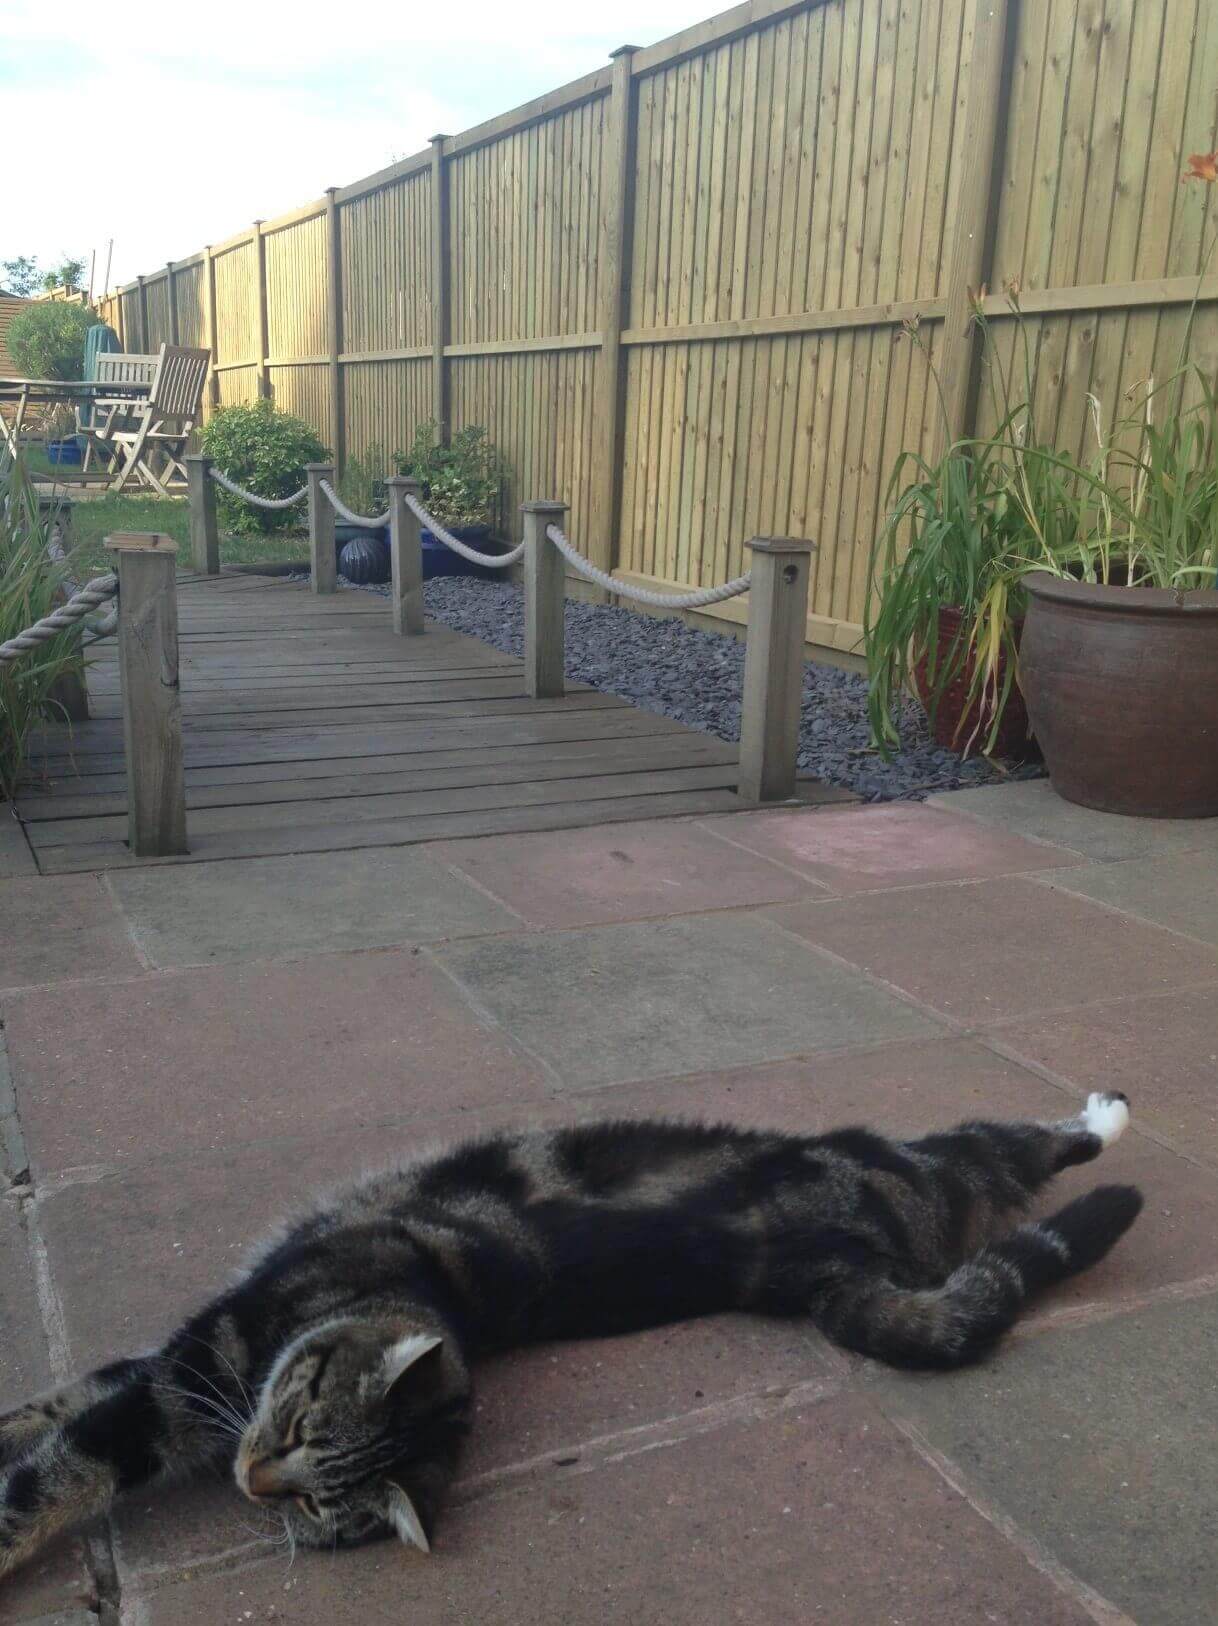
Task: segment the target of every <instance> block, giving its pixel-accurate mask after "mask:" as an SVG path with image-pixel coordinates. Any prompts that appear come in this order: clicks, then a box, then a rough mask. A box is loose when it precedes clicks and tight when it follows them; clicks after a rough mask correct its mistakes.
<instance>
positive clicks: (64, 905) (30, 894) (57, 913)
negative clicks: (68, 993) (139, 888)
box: [0, 875, 140, 989]
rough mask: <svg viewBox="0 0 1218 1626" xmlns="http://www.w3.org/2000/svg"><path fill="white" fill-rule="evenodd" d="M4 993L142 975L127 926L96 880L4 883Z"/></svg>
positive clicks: (0, 913) (0, 937)
mask: <svg viewBox="0 0 1218 1626" xmlns="http://www.w3.org/2000/svg"><path fill="white" fill-rule="evenodd" d="M0 920H2V921H3V922H4V930H3V932H0V989H5V988H24V987H29V986H30V985H32V984H37V983H44V982H62V981H65V980H75V979H77V978H82V977H97V976H118V977H121V976H124V975H127V974H129V973H131V972H138V971H139V969H140V961H139V958H138V957H137V955H136V953H135V950H134V949H133V948H132V946H131V939H130V936H129V934H128V932H127V927H126V923H125V921H124V919H123V916H122V914H121V913H120V911H119V909H118V907H117V905H116V904H115V903H114V901H113V899H112V898H111V897H110V895H109V893H108V892H106V890H105V889H104V887H103V886H102V883H101V880H100V878H99V877H98V876H96V875H56V876H44V877H41V878H38V879H33V878H31V879H28V880H17V881H0Z"/></svg>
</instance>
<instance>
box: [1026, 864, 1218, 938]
mask: <svg viewBox="0 0 1218 1626" xmlns="http://www.w3.org/2000/svg"><path fill="white" fill-rule="evenodd" d="M1046 882H1047V883H1048V884H1052V885H1053V886H1054V887H1060V888H1062V889H1063V890H1064V891H1067V892H1074V893H1077V894H1078V895H1079V896H1081V897H1085V898H1094V899H1095V900H1096V902H1097V903H1106V904H1108V905H1109V907H1110V908H1113V909H1124V910H1128V912H1129V913H1130V914H1133V915H1137V916H1139V917H1140V918H1141V919H1142V920H1151V921H1153V922H1154V923H1155V925H1156V926H1165V927H1166V928H1167V929H1168V931H1173V932H1183V933H1185V934H1186V935H1187V936H1189V937H1197V938H1200V939H1201V941H1202V942H1203V943H1213V944H1215V945H1218V849H1216V850H1215V851H1214V852H1212V853H1187V854H1186V853H1180V854H1176V855H1175V856H1173V857H1169V858H1149V859H1138V860H1136V861H1135V862H1132V863H1124V864H1084V865H1083V866H1082V867H1081V868H1078V869H1070V870H1065V871H1063V872H1062V873H1061V874H1060V875H1054V876H1052V877H1046Z"/></svg>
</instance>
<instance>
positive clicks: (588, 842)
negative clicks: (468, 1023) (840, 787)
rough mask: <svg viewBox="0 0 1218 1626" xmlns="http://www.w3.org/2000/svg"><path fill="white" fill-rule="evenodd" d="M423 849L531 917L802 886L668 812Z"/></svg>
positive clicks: (734, 903)
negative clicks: (659, 817)
mask: <svg viewBox="0 0 1218 1626" xmlns="http://www.w3.org/2000/svg"><path fill="white" fill-rule="evenodd" d="M820 816H821V815H816V817H820ZM428 851H429V852H430V853H431V855H432V856H433V857H435V858H437V859H440V860H442V861H443V862H445V863H448V864H452V865H453V866H455V867H456V868H457V869H459V870H460V871H462V872H463V873H464V874H465V875H468V876H471V877H472V878H473V879H474V880H475V881H477V882H478V883H479V884H480V885H481V886H484V887H485V888H486V889H487V890H488V891H489V892H491V893H493V894H494V896H495V897H497V898H499V899H500V900H501V901H502V902H504V903H507V904H509V905H510V906H511V908H513V909H515V910H516V911H517V912H518V913H519V914H521V915H523V916H524V918H525V919H526V920H528V921H531V922H532V923H533V924H534V925H537V926H585V925H595V924H597V923H598V922H601V921H609V920H633V919H639V918H642V917H644V916H653V915H679V914H693V913H695V912H697V911H699V910H704V909H728V908H736V907H739V906H741V905H744V904H756V903H777V902H785V901H786V900H788V899H795V898H801V897H806V896H807V895H808V892H809V891H810V890H812V887H811V886H810V885H809V884H808V883H806V882H801V881H800V880H799V879H798V878H797V877H795V876H793V875H790V874H788V873H786V872H785V871H783V870H781V869H779V868H778V867H777V866H776V865H774V864H769V863H767V862H766V861H765V859H764V858H757V857H754V856H753V855H752V854H751V853H746V852H743V851H741V850H740V849H739V848H731V847H727V846H726V844H725V843H721V842H719V841H718V840H716V838H715V837H714V836H712V835H710V834H709V833H708V832H707V831H705V830H701V829H699V828H698V826H697V825H694V824H688V823H685V822H684V821H682V820H678V819H670V820H664V821H661V822H654V821H653V822H650V823H644V824H614V825H610V826H608V827H602V828H600V829H591V830H561V831H554V832H552V833H550V834H546V835H521V836H495V837H488V838H487V839H486V840H484V841H455V842H442V843H440V844H438V845H436V846H434V847H430V848H429V849H428Z"/></svg>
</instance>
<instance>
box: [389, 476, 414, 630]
mask: <svg viewBox="0 0 1218 1626" xmlns="http://www.w3.org/2000/svg"><path fill="white" fill-rule="evenodd" d="M386 484H387V485H388V487H389V559H390V564H391V566H392V571H393V577H392V580H393V590H392V593H391V595H390V596H391V598H392V599H393V630H394V632H397V633H400V634H402V636H404V637H408V638H409V637H413V636H414V635H415V634H416V633H420V632H422V631H423V538H422V536H421V534H420V527H419V521H418V518H417V516H416V515H415V514H414V512H413V510H411V509H409V508H407V506H406V499H407V497H415V498H417V497H418V495H419V490H420V487H419V482H418V481H417V480H411V479H409V478H408V477H407V476H406V475H404V474H395V475H393V477H392V478H391V479H390V480H388V481H387V482H386Z"/></svg>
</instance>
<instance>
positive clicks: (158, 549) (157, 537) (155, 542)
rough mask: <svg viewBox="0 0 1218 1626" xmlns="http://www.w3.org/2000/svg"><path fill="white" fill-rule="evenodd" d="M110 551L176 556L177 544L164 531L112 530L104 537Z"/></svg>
mask: <svg viewBox="0 0 1218 1626" xmlns="http://www.w3.org/2000/svg"><path fill="white" fill-rule="evenodd" d="M105 545H106V547H107V549H108V550H109V551H110V552H111V553H170V552H172V553H173V555H174V557H175V558H176V557H177V552H178V545H177V543H176V542H175V541H174V539H173V537H171V536H166V535H165V533H164V531H112V532H111V533H110V535H109V536H108V537H106V539H105Z"/></svg>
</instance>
